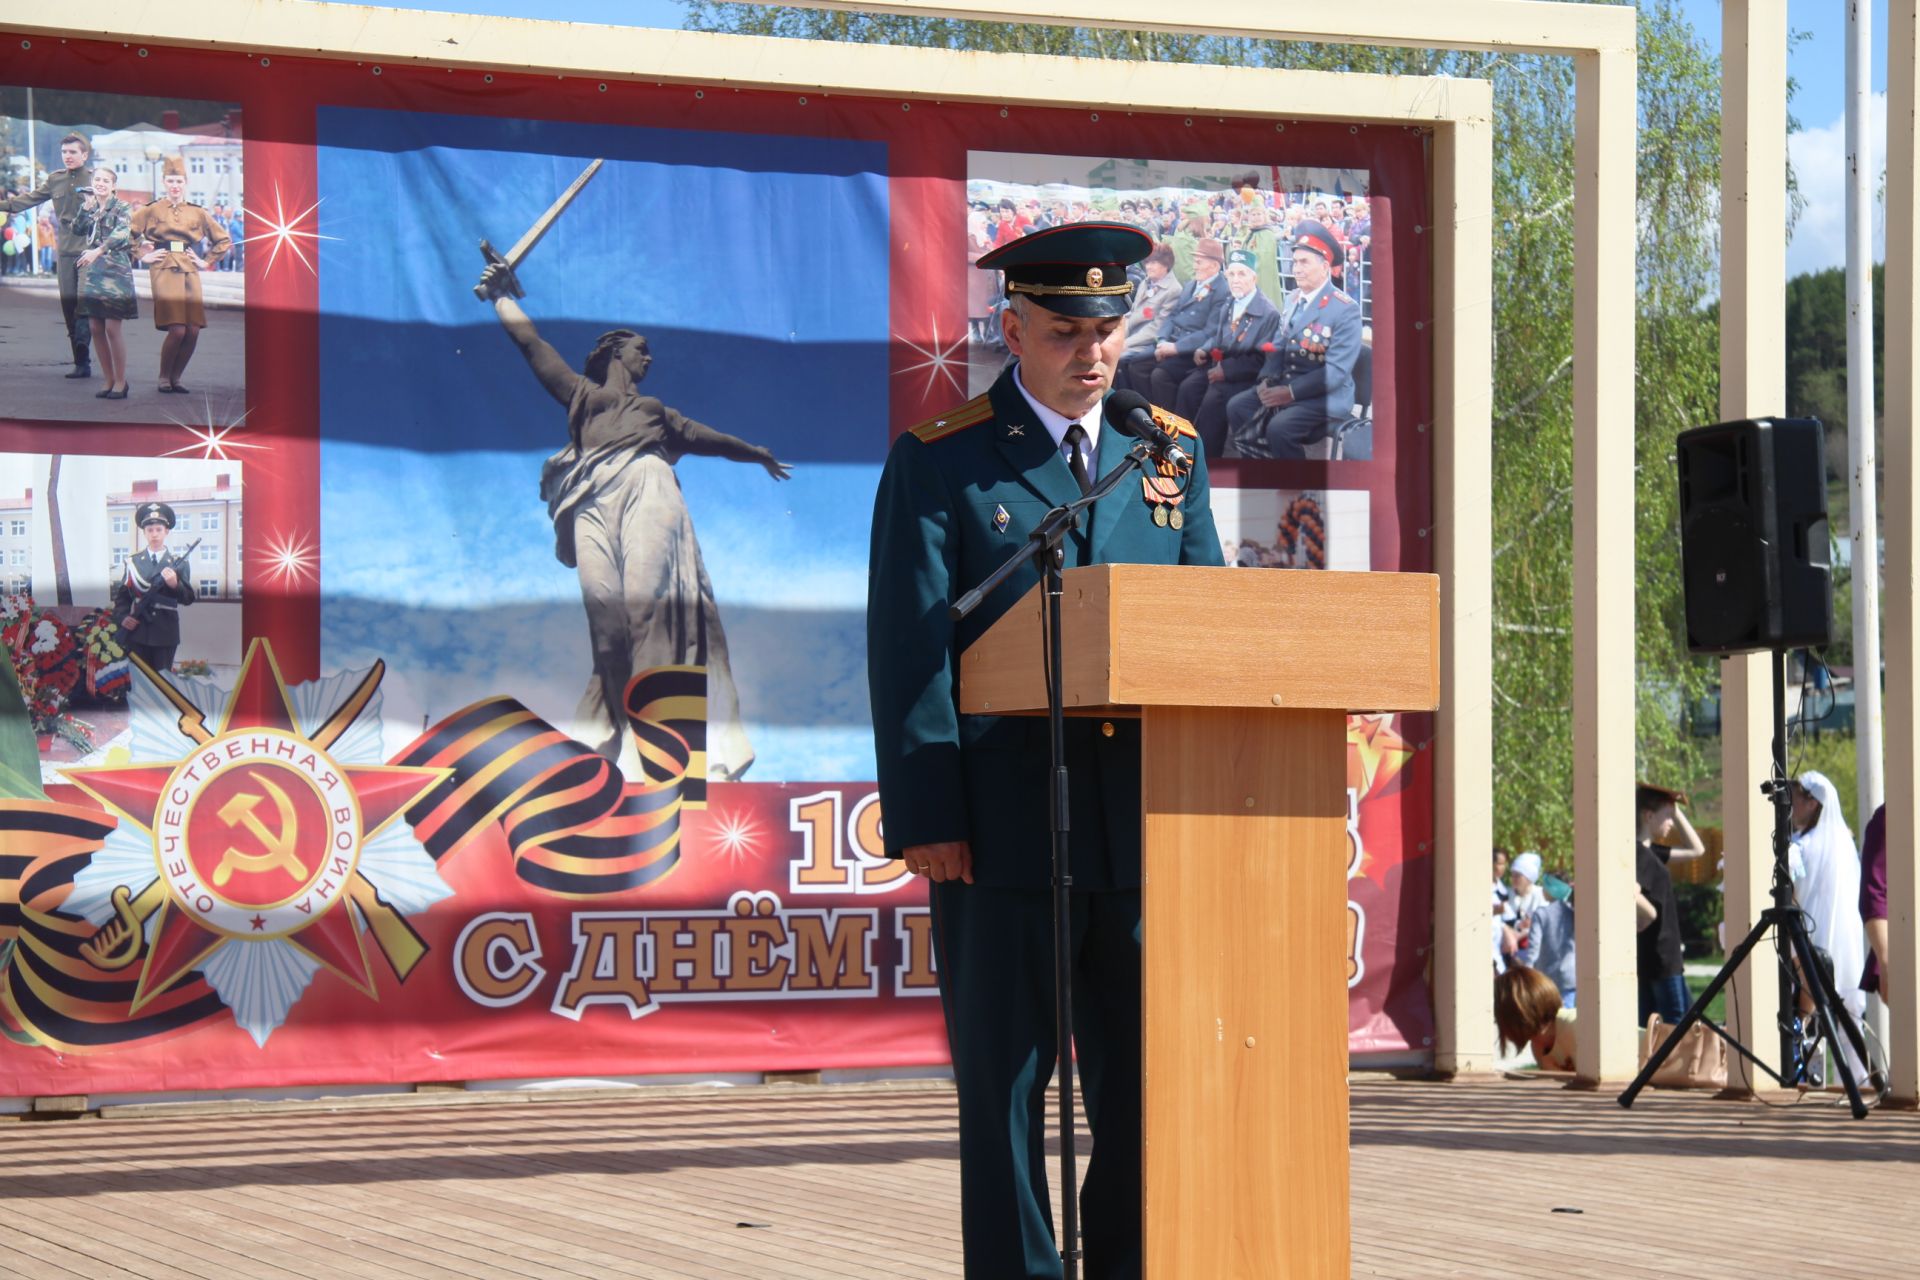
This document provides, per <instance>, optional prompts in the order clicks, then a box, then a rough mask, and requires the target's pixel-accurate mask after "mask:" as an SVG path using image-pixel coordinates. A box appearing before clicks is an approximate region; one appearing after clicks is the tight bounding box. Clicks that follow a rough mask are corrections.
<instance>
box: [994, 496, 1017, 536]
mask: <svg viewBox="0 0 1920 1280" xmlns="http://www.w3.org/2000/svg"><path fill="white" fill-rule="evenodd" d="M1012 519H1013V517H1012V516H1010V515H1008V514H1007V509H1006V508H1005V507H1003V506H1001V505H1000V504H999V503H995V504H994V507H993V531H994V532H995V533H1005V532H1006V531H1007V524H1008V522H1010V521H1011V520H1012Z"/></svg>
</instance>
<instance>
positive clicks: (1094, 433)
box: [1013, 364, 1104, 480]
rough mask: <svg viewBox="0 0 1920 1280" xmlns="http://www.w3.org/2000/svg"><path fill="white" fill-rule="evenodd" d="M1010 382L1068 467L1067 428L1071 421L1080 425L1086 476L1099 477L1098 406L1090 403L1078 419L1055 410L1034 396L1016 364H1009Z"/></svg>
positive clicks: (1071, 461) (1069, 464)
mask: <svg viewBox="0 0 1920 1280" xmlns="http://www.w3.org/2000/svg"><path fill="white" fill-rule="evenodd" d="M1013 385H1014V386H1016V387H1018V388H1020V394H1021V395H1023V396H1025V397H1026V399H1027V404H1028V405H1029V406H1030V407H1031V408H1032V409H1033V414H1034V416H1035V417H1036V418H1038V419H1040V425H1041V426H1043V427H1045V428H1046V429H1047V434H1048V435H1050V436H1052V437H1053V447H1054V448H1055V449H1058V450H1059V451H1060V457H1061V459H1062V460H1063V461H1065V462H1066V464H1067V466H1068V467H1069V469H1071V467H1072V466H1073V459H1072V458H1071V457H1070V456H1068V455H1069V453H1070V452H1071V451H1070V450H1069V449H1068V448H1067V428H1068V427H1070V426H1072V425H1073V424H1074V423H1075V422H1078V423H1079V424H1080V427H1081V429H1082V430H1083V431H1085V432H1086V433H1087V442H1086V444H1085V445H1083V446H1081V447H1082V448H1083V449H1085V450H1086V454H1087V476H1088V477H1089V478H1090V479H1094V480H1098V479H1099V478H1100V409H1101V405H1100V404H1096V405H1094V406H1093V408H1091V409H1089V410H1087V412H1086V415H1085V416H1084V417H1080V418H1069V417H1067V416H1066V415H1064V414H1061V413H1056V412H1055V411H1054V410H1052V409H1049V408H1047V406H1045V405H1043V404H1041V403H1040V402H1039V401H1038V400H1036V399H1034V397H1033V392H1031V391H1029V390H1027V384H1026V383H1025V382H1023V381H1021V379H1020V366H1019V365H1017V364H1016V365H1014V366H1013ZM1102 403H1104V402H1102Z"/></svg>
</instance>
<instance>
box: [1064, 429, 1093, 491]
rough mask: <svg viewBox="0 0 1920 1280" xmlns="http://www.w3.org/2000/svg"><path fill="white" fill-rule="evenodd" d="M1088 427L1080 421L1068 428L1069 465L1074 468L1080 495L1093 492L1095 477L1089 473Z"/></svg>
mask: <svg viewBox="0 0 1920 1280" xmlns="http://www.w3.org/2000/svg"><path fill="white" fill-rule="evenodd" d="M1086 445H1087V429H1086V428H1085V427H1083V426H1081V425H1080V424H1079V423H1077V422H1076V423H1074V424H1073V425H1072V426H1070V427H1068V428H1067V466H1068V467H1070V468H1072V470H1073V478H1074V480H1076V481H1077V482H1078V483H1079V485H1080V496H1081V497H1085V496H1086V495H1087V494H1089V493H1092V492H1093V479H1092V477H1090V476H1089V475H1088V474H1087V455H1086V453H1085V452H1084V450H1085V449H1086Z"/></svg>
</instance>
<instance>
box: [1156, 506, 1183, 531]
mask: <svg viewBox="0 0 1920 1280" xmlns="http://www.w3.org/2000/svg"><path fill="white" fill-rule="evenodd" d="M1154 510H1155V511H1166V510H1167V509H1166V508H1165V507H1155V508H1154ZM1186 522H1187V518H1186V517H1185V516H1183V515H1181V514H1180V508H1178V507H1175V508H1174V509H1173V510H1172V511H1170V512H1168V513H1167V523H1168V524H1170V525H1172V526H1173V527H1174V528H1175V529H1178V528H1179V527H1180V526H1181V525H1183V524H1185V523H1186Z"/></svg>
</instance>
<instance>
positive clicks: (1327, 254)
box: [1293, 218, 1347, 267]
mask: <svg viewBox="0 0 1920 1280" xmlns="http://www.w3.org/2000/svg"><path fill="white" fill-rule="evenodd" d="M1293 247H1294V248H1296V249H1306V250H1308V251H1309V252H1312V253H1317V254H1319V255H1320V256H1321V257H1323V258H1325V259H1326V260H1327V264H1328V265H1329V266H1334V267H1337V266H1339V265H1340V264H1341V262H1343V261H1344V260H1345V259H1346V256H1347V255H1346V254H1344V253H1342V252H1341V251H1340V239H1339V237H1337V236H1335V235H1334V234H1333V232H1331V231H1329V230H1327V229H1326V227H1325V226H1324V225H1322V224H1321V223H1318V222H1315V221H1314V220H1313V219H1312V218H1303V219H1302V220H1301V221H1300V224H1299V225H1298V226H1296V227H1295V228H1294V229H1293Z"/></svg>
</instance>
